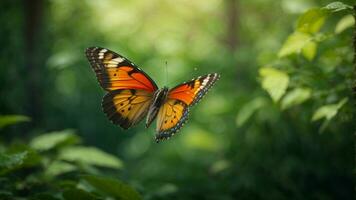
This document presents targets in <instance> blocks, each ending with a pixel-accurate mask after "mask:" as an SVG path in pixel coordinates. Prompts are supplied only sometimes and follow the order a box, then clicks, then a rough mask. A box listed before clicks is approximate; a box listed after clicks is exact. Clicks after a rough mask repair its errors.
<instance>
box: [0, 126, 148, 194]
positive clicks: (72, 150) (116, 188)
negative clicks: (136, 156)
mask: <svg viewBox="0 0 356 200" xmlns="http://www.w3.org/2000/svg"><path fill="white" fill-rule="evenodd" d="M18 122H20V120H19V121H18ZM79 141H80V138H79V136H78V135H76V134H75V132H74V131H73V130H69V129H68V130H63V131H55V132H50V133H46V134H40V135H39V136H37V137H35V138H33V139H32V140H31V142H30V144H29V145H25V144H21V145H19V144H13V145H11V144H10V145H5V146H3V148H2V152H1V154H0V175H2V179H1V182H2V184H1V186H0V191H2V192H1V193H0V197H1V198H10V199H12V198H32V199H60V200H62V199H63V200H74V199H76V200H77V199H79V200H80V199H83V200H84V199H103V198H111V197H113V198H118V199H141V198H140V195H139V193H138V192H136V190H135V189H134V188H132V187H130V186H129V185H127V184H124V183H122V182H121V181H120V180H119V179H118V178H115V179H114V178H110V179H109V178H104V177H102V176H101V175H100V174H101V173H103V172H105V171H104V170H102V169H99V168H96V167H106V168H111V169H112V170H115V173H117V171H116V170H118V169H122V168H123V163H122V161H121V160H120V159H119V158H117V157H115V156H113V155H110V154H108V153H105V152H103V151H102V150H99V149H97V148H94V147H85V146H81V145H78V142H79ZM23 149H26V150H23ZM13 152H17V153H13ZM28 170H32V171H33V172H32V173H26V171H28ZM78 173H81V174H83V173H84V174H85V173H91V174H92V175H90V176H89V175H83V176H80V177H79V176H78V175H77V174H78ZM14 176H15V177H17V178H15V179H14ZM84 181H85V182H87V183H88V184H89V185H90V187H89V186H81V185H82V184H83V182H84ZM39 186H40V187H39ZM27 190H29V191H31V192H30V193H28V194H27V193H26V191H27ZM49 191H51V192H50V193H48V192H49ZM99 191H100V194H99V193H98V192H99Z"/></svg>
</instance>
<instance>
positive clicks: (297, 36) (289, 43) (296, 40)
mask: <svg viewBox="0 0 356 200" xmlns="http://www.w3.org/2000/svg"><path fill="white" fill-rule="evenodd" d="M311 39H312V38H311V36H310V35H309V34H307V33H302V32H298V31H297V32H294V33H292V34H291V35H290V36H289V37H288V38H287V40H286V41H285V42H284V44H283V46H282V48H281V49H280V50H279V52H278V56H279V57H285V56H289V55H291V54H298V53H300V52H301V50H302V49H303V47H304V46H305V45H306V44H308V43H309V42H310V41H311Z"/></svg>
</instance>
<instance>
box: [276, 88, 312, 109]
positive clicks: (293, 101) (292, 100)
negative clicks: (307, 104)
mask: <svg viewBox="0 0 356 200" xmlns="http://www.w3.org/2000/svg"><path fill="white" fill-rule="evenodd" d="M311 94H312V90H311V89H309V88H296V89H294V90H292V91H291V92H288V93H287V94H286V96H285V97H284V98H283V100H282V102H281V105H282V109H286V108H289V107H292V106H295V105H299V104H301V103H303V102H304V101H306V100H308V99H309V98H310V96H311Z"/></svg>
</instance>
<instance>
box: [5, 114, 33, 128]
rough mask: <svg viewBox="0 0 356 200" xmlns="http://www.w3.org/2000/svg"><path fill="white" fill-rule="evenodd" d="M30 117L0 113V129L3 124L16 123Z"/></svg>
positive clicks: (26, 120)
mask: <svg viewBox="0 0 356 200" xmlns="http://www.w3.org/2000/svg"><path fill="white" fill-rule="evenodd" d="M29 121H31V119H30V118H29V117H27V116H24V115H1V116H0V129H2V128H4V127H5V126H9V125H12V124H17V123H20V122H29Z"/></svg>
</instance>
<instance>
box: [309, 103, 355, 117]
mask: <svg viewBox="0 0 356 200" xmlns="http://www.w3.org/2000/svg"><path fill="white" fill-rule="evenodd" d="M347 100H348V99H347V98H344V99H342V100H341V101H339V103H336V104H329V105H325V106H322V107H320V108H318V109H317V110H316V111H315V113H314V115H313V117H312V121H316V120H319V119H323V118H325V119H326V120H327V121H329V120H330V119H332V118H333V117H335V115H336V114H337V112H338V111H339V109H340V108H341V107H342V106H343V105H344V104H345V103H346V102H347Z"/></svg>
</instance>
